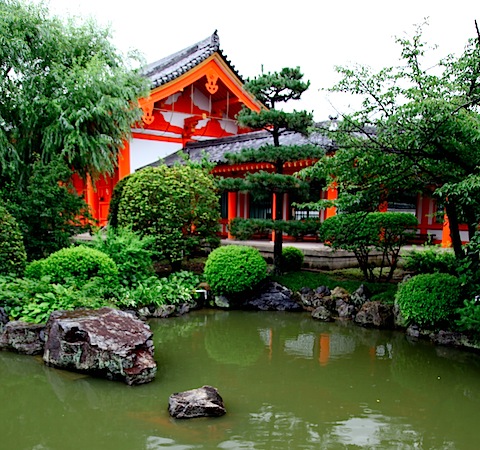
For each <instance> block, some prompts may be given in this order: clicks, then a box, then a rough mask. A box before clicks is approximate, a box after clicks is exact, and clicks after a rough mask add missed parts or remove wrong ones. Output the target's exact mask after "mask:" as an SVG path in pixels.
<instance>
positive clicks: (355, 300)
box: [350, 284, 371, 308]
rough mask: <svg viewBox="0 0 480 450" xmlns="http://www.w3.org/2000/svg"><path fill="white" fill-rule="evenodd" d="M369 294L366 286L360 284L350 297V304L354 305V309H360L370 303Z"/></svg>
mask: <svg viewBox="0 0 480 450" xmlns="http://www.w3.org/2000/svg"><path fill="white" fill-rule="evenodd" d="M370 296H371V293H370V291H369V289H368V287H367V286H365V285H364V284H361V285H360V287H359V288H358V289H357V290H356V291H355V292H354V293H353V294H352V295H351V296H350V303H352V304H353V305H355V307H356V308H361V306H362V305H363V304H364V303H365V302H368V301H370Z"/></svg>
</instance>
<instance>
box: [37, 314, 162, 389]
mask: <svg viewBox="0 0 480 450" xmlns="http://www.w3.org/2000/svg"><path fill="white" fill-rule="evenodd" d="M45 334H46V342H45V352H44V355H43V359H44V361H45V363H47V364H48V365H51V366H55V367H59V368H62V369H71V370H75V371H81V372H87V373H90V374H92V375H96V376H102V377H106V378H108V379H110V380H122V381H124V382H125V383H127V384H129V385H133V384H141V383H147V382H149V381H152V380H153V378H154V377H155V374H156V371H157V365H156V363H155V360H154V359H153V350H154V348H153V341H152V332H151V330H150V327H149V326H148V325H147V324H146V323H144V322H142V321H141V320H139V319H137V318H135V317H134V316H132V315H131V314H129V313H126V312H123V311H118V310H115V309H112V308H101V309H98V310H85V309H79V310H75V311H55V312H53V313H52V314H51V315H50V319H49V320H48V322H47V326H46V329H45Z"/></svg>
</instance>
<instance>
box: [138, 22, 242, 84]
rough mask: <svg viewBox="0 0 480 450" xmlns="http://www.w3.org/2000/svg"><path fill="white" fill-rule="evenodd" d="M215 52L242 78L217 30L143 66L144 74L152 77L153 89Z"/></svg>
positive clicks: (173, 78)
mask: <svg viewBox="0 0 480 450" xmlns="http://www.w3.org/2000/svg"><path fill="white" fill-rule="evenodd" d="M214 53H218V54H219V55H220V56H221V57H222V58H223V60H224V61H225V63H226V64H227V65H228V66H229V67H230V69H231V70H232V71H233V72H234V73H235V75H237V76H238V78H240V80H242V77H241V76H240V75H239V74H238V72H237V71H236V69H235V67H234V66H233V65H232V64H231V62H230V61H229V60H228V59H227V58H226V56H225V55H224V54H223V52H222V50H221V49H220V38H219V37H218V34H217V30H215V31H214V33H213V34H212V35H211V36H209V37H207V38H206V39H204V40H203V41H200V42H197V43H196V44H194V45H191V46H190V47H187V48H184V49H183V50H180V51H178V52H176V53H174V54H173V55H170V56H167V57H165V58H162V59H160V60H158V61H155V62H154V63H151V64H149V65H147V66H146V67H144V68H143V70H142V72H143V74H144V76H146V77H147V78H149V79H150V81H151V83H152V89H154V88H156V87H158V86H162V85H163V84H166V83H168V82H169V81H172V80H175V79H176V78H178V77H179V76H181V75H183V74H184V73H186V72H188V71H189V70H191V69H193V68H194V67H196V66H198V65H199V64H200V63H201V62H203V61H205V60H206V59H207V58H209V57H210V56H212V55H213V54H214ZM242 81H243V80H242Z"/></svg>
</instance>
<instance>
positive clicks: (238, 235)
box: [228, 217, 273, 241]
mask: <svg viewBox="0 0 480 450" xmlns="http://www.w3.org/2000/svg"><path fill="white" fill-rule="evenodd" d="M228 228H229V231H230V233H231V235H232V236H233V237H234V238H235V239H238V240H240V241H246V240H248V239H251V238H252V237H253V236H254V235H265V234H268V233H269V232H270V230H272V229H273V220H269V219H244V218H242V217H235V218H234V219H232V220H231V221H230V223H229V224H228Z"/></svg>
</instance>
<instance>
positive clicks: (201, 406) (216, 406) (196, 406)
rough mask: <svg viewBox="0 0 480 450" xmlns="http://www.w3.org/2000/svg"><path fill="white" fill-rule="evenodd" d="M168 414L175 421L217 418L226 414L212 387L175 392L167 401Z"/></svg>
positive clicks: (216, 391)
mask: <svg viewBox="0 0 480 450" xmlns="http://www.w3.org/2000/svg"><path fill="white" fill-rule="evenodd" d="M168 412H169V413H170V415H171V416H172V417H175V418H176V419H192V418H194V417H219V416H223V415H224V414H225V413H226V410H225V406H224V404H223V399H222V397H221V396H220V394H219V393H218V390H217V389H216V388H214V387H212V386H203V387H201V388H197V389H191V390H189V391H184V392H177V393H175V394H172V395H171V396H170V398H169V399H168Z"/></svg>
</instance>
